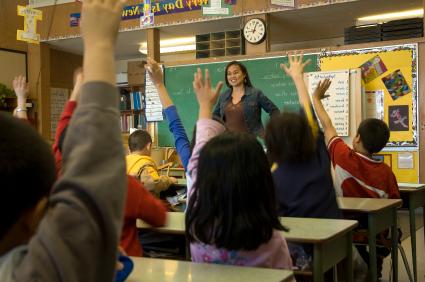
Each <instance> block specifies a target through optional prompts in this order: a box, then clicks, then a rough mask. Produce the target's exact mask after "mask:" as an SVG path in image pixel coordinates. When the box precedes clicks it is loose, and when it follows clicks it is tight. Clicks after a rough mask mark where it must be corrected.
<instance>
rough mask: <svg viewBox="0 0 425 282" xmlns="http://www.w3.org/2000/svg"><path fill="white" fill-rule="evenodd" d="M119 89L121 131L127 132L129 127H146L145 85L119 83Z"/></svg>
mask: <svg viewBox="0 0 425 282" xmlns="http://www.w3.org/2000/svg"><path fill="white" fill-rule="evenodd" d="M119 91H120V112H121V117H120V124H121V132H122V133H123V134H128V133H129V132H130V128H140V129H146V118H145V86H144V85H143V84H140V85H125V86H123V85H121V86H119Z"/></svg>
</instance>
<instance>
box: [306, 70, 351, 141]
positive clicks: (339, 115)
mask: <svg viewBox="0 0 425 282" xmlns="http://www.w3.org/2000/svg"><path fill="white" fill-rule="evenodd" d="M307 78H308V90H309V93H310V95H313V93H314V90H315V89H316V87H317V84H318V83H319V81H321V80H324V79H326V78H328V79H330V80H331V81H332V84H331V86H330V87H329V89H328V92H327V95H329V98H326V99H324V100H323V101H322V102H323V106H324V108H325V110H326V111H327V112H328V114H329V117H330V118H331V120H332V123H333V124H334V127H335V129H336V131H337V133H338V135H339V136H348V135H349V129H350V73H349V71H348V70H344V71H334V72H312V73H308V74H307Z"/></svg>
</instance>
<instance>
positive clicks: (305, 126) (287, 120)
mask: <svg viewBox="0 0 425 282" xmlns="http://www.w3.org/2000/svg"><path fill="white" fill-rule="evenodd" d="M302 58H303V56H302V54H301V55H300V56H288V59H289V67H287V66H286V65H283V64H282V65H281V67H282V69H283V70H284V71H285V72H286V74H287V75H289V76H290V77H291V78H292V79H293V81H294V83H295V86H296V88H297V93H298V98H299V101H300V105H301V113H300V114H298V113H281V114H279V115H276V116H274V117H273V118H272V119H271V120H270V122H269V123H268V124H267V127H266V137H265V143H266V146H267V154H268V156H269V159H270V160H271V161H272V162H274V163H277V165H278V166H277V169H276V170H275V171H274V172H273V178H274V182H275V185H276V196H277V202H278V214H279V216H292V217H313V218H341V217H342V214H341V211H340V210H339V207H338V204H337V201H336V196H335V191H334V188H333V181H332V175H331V171H330V168H331V164H330V159H329V155H328V152H327V149H326V144H325V140H324V135H323V133H322V132H321V131H320V130H318V125H317V121H316V119H315V116H314V114H313V112H312V107H311V103H310V98H309V95H308V92H307V88H306V86H305V83H304V79H303V73H304V67H305V66H306V65H307V64H308V63H309V61H307V62H303V61H302ZM326 86H327V87H318V88H317V89H316V92H320V93H322V92H323V93H325V92H326V90H327V89H328V87H329V84H327V85H326Z"/></svg>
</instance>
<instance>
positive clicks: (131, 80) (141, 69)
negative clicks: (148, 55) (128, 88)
mask: <svg viewBox="0 0 425 282" xmlns="http://www.w3.org/2000/svg"><path fill="white" fill-rule="evenodd" d="M145 64H146V62H145V61H130V62H127V78H128V84H129V85H142V84H145Z"/></svg>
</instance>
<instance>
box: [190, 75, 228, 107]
mask: <svg viewBox="0 0 425 282" xmlns="http://www.w3.org/2000/svg"><path fill="white" fill-rule="evenodd" d="M222 87H223V82H222V81H220V82H219V83H218V84H217V85H216V87H215V88H214V89H211V81H210V73H209V71H208V69H206V70H205V80H204V79H203V78H202V71H201V69H200V68H198V71H197V72H196V73H195V75H194V79H193V88H194V89H195V93H196V98H197V99H198V103H199V107H200V108H204V109H207V108H208V109H209V110H211V109H212V108H213V107H214V105H215V103H216V102H217V98H218V95H219V93H220V90H221V88H222Z"/></svg>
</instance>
